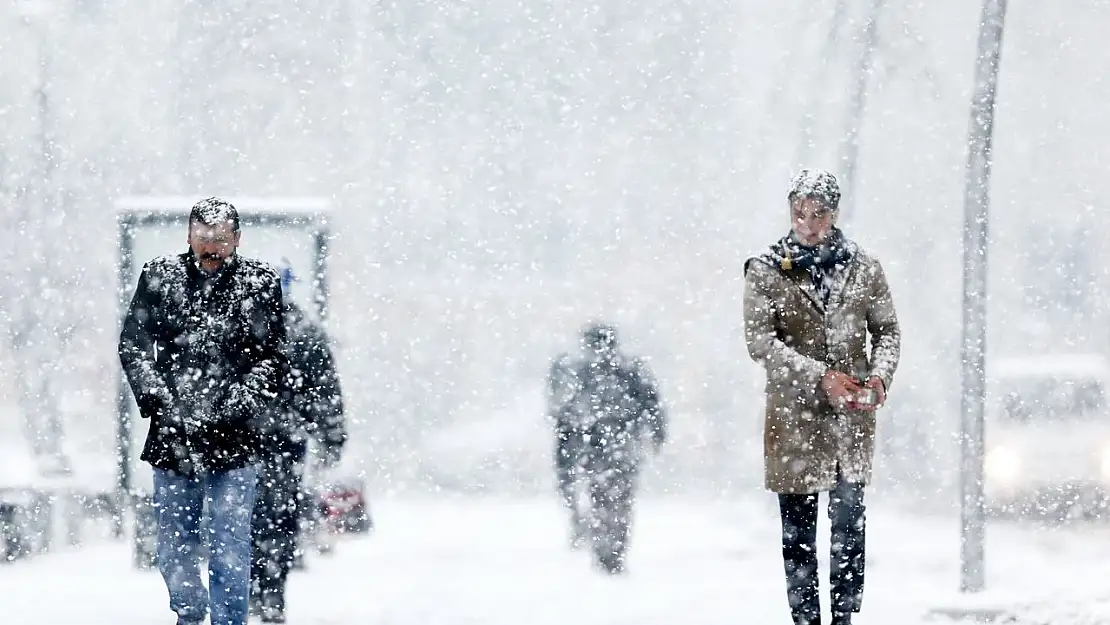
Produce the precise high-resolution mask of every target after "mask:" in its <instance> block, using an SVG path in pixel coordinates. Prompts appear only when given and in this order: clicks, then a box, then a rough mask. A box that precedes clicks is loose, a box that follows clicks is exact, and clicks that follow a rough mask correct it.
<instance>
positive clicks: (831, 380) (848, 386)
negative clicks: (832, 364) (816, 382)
mask: <svg viewBox="0 0 1110 625" xmlns="http://www.w3.org/2000/svg"><path fill="white" fill-rule="evenodd" d="M821 390H823V391H825V395H826V396H828V398H829V403H831V404H832V405H833V406H835V407H837V408H853V409H854V408H856V405H855V399H856V394H857V393H859V392H860V391H861V390H863V389H862V387H861V386H860V385H859V383H858V382H856V379H855V378H853V377H852V376H850V375H848V374H847V373H842V372H840V371H836V370H833V369H829V370H828V371H826V372H825V375H824V377H822V378H821Z"/></svg>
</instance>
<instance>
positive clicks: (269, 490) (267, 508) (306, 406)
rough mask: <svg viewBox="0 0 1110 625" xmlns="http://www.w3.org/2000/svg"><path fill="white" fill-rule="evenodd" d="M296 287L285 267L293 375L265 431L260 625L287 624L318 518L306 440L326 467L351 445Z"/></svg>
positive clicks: (329, 366) (319, 332) (325, 348)
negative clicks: (303, 529) (288, 599)
mask: <svg viewBox="0 0 1110 625" xmlns="http://www.w3.org/2000/svg"><path fill="white" fill-rule="evenodd" d="M291 282H292V274H291V272H289V271H288V270H283V272H282V288H283V290H285V293H286V304H285V306H286V309H285V325H286V329H287V332H288V341H287V342H286V351H285V354H286V358H287V360H288V362H289V372H288V375H287V376H286V378H285V380H284V384H283V385H282V390H281V397H280V400H279V402H278V404H277V405H276V406H275V407H274V409H273V410H271V411H270V413H269V415H268V417H269V418H268V419H267V420H266V421H265V427H264V429H263V431H262V434H263V445H264V450H263V454H262V461H261V464H260V474H259V479H258V494H257V498H256V500H255V507H254V521H253V524H252V525H253V528H252V531H251V535H252V537H253V540H254V554H253V561H252V564H251V590H252V596H251V599H252V606H251V608H252V612H257V613H258V614H260V615H261V617H262V622H263V623H284V622H285V585H286V580H287V579H288V577H289V571H290V569H291V568H292V566H293V560H294V557H295V551H296V538H297V531H298V527H299V521H300V520H301V517H302V516H303V515H305V514H312V513H313V509H312V502H311V501H309V500H308V498H307V497H306V496H305V495H304V494H303V493H302V491H301V476H302V475H303V473H304V460H305V456H306V454H307V451H308V440H307V437H309V436H311V437H313V438H314V439H316V441H317V442H318V444H319V448H320V451H321V455H322V456H323V464H324V466H326V467H327V466H334V465H335V464H336V463H338V462H339V459H340V455H341V453H342V451H343V445H344V444H345V443H346V441H347V427H346V422H345V420H344V415H343V395H342V392H341V389H340V386H339V375H338V372H337V370H336V366H335V359H334V358H333V356H332V351H331V346H330V345H329V344H328V337H327V335H326V334H325V333H324V330H323V329H322V328H321V327H320V326H318V325H316V324H315V323H313V322H312V320H310V319H309V318H308V317H306V316H305V314H304V311H302V310H301V309H300V307H299V306H297V305H296V304H295V303H294V302H293V301H292V300H291V299H290V298H289V297H288V289H289V286H290V283H291Z"/></svg>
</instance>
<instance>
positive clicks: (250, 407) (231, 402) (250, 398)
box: [224, 384, 262, 423]
mask: <svg viewBox="0 0 1110 625" xmlns="http://www.w3.org/2000/svg"><path fill="white" fill-rule="evenodd" d="M261 413H262V402H260V401H259V400H258V395H257V393H255V392H254V391H252V390H250V389H249V388H247V387H245V386H243V385H242V384H232V385H231V386H230V387H229V388H228V390H227V409H226V410H225V411H224V415H225V418H226V419H228V420H229V421H232V422H234V423H243V422H246V421H250V420H251V419H253V418H255V417H257V416H258V415H260V414H261Z"/></svg>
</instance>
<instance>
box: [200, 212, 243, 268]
mask: <svg viewBox="0 0 1110 625" xmlns="http://www.w3.org/2000/svg"><path fill="white" fill-rule="evenodd" d="M237 247H239V233H238V232H236V231H235V230H234V229H233V226H232V224H231V222H229V221H225V222H223V223H221V224H219V225H217V226H215V227H213V226H206V225H204V224H202V223H200V222H195V221H194V222H192V223H190V224H189V249H191V250H193V258H195V259H196V260H197V263H199V264H200V268H201V269H203V270H204V271H207V272H208V273H215V272H217V271H219V270H220V268H221V267H223V266H224V262H225V261H227V259H228V258H230V257H231V255H232V254H234V253H235V248H237Z"/></svg>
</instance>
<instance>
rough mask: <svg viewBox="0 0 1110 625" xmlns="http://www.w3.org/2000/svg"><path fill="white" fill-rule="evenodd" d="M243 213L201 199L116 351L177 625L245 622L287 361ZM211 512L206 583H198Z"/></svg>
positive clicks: (153, 270)
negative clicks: (266, 424) (257, 517)
mask: <svg viewBox="0 0 1110 625" xmlns="http://www.w3.org/2000/svg"><path fill="white" fill-rule="evenodd" d="M239 237H240V230H239V214H238V211H236V210H235V207H233V206H232V205H231V204H229V203H228V202H225V201H223V200H220V199H218V198H208V199H205V200H202V201H200V202H198V203H197V204H196V205H195V206H194V207H193V209H192V211H191V213H190V215H189V237H188V242H189V251H188V252H185V253H183V254H179V255H176V256H163V257H159V258H156V259H154V260H152V261H150V262H148V263H147V264H146V265H144V266H143V270H142V273H141V274H140V276H139V281H138V285H137V287H136V289H135V294H134V296H133V297H132V299H131V305H130V308H129V309H128V311H127V315H126V317H125V318H124V320H123V330H122V332H121V334H120V341H119V357H120V363H121V364H122V365H123V370H124V373H125V374H126V376H127V380H128V382H129V383H130V386H131V390H132V392H133V393H134V395H135V401H136V403H137V404H138V407H139V413H140V415H141V416H142V417H143V418H144V419H147V420H148V421H149V423H150V428H149V431H148V433H147V437H146V443H145V445H144V446H143V452H142V456H141V458H142V460H144V461H146V462H148V463H150V465H151V466H152V467H153V470H154V506H155V509H156V511H157V516H158V549H157V562H158V569H159V571H160V572H161V574H162V577H163V579H164V580H165V583H166V587H167V589H168V591H169V596H170V608H171V609H172V610H173V611H174V612H176V613H177V619H178V624H179V625H192V624H199V623H201V622H203V621H204V619H205V616H206V615H207V614H208V613H209V612H210V613H211V624H212V625H245V623H246V622H247V601H248V595H249V576H248V571H249V570H250V519H251V510H252V508H253V506H254V496H255V481H256V477H257V469H256V467H255V462H256V460H257V457H258V453H259V439H258V432H257V425H258V421H259V420H260V418H261V417H262V416H263V415H264V413H265V411H266V409H267V407H268V406H269V405H270V404H271V403H272V402H273V401H275V399H276V398H277V391H278V385H279V382H280V380H281V377H282V375H283V372H284V371H285V369H286V364H285V357H284V354H283V350H284V342H285V322H284V318H283V315H282V299H281V285H280V284H279V282H278V275H277V272H276V271H275V270H274V268H273V267H271V266H269V265H267V264H265V263H262V262H260V261H257V260H253V259H249V258H243V257H241V256H239V255H238V254H236V248H237V247H238V245H239ZM205 504H207V508H208V514H209V519H208V525H207V527H208V536H207V542H208V544H209V549H210V553H211V557H210V558H209V562H208V567H209V571H208V579H209V586H210V589H209V590H206V589H205V587H204V585H203V584H202V583H201V574H200V559H201V557H200V547H201V544H202V540H203V539H202V537H201V527H202V522H201V517H202V514H203V509H204V506H205Z"/></svg>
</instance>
